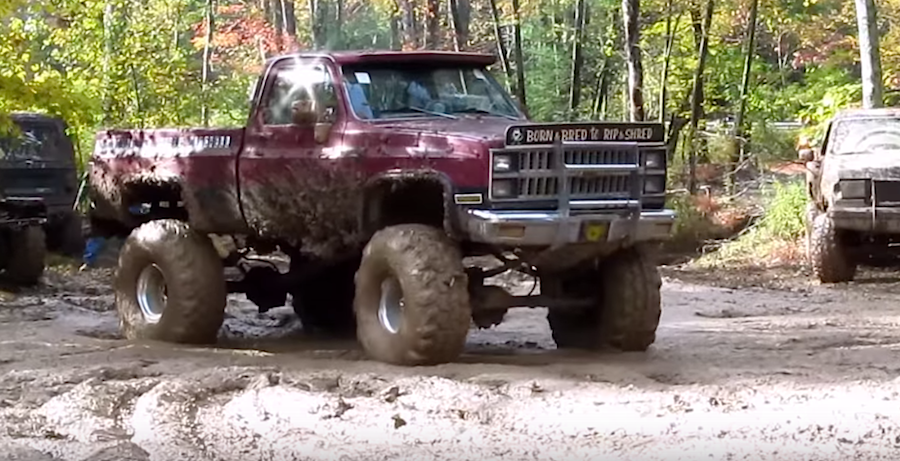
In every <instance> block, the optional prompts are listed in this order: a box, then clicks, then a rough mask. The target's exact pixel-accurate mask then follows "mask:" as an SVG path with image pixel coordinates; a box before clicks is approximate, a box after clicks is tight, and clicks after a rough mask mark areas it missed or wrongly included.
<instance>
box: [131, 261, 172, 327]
mask: <svg viewBox="0 0 900 461" xmlns="http://www.w3.org/2000/svg"><path fill="white" fill-rule="evenodd" d="M167 300H168V293H167V292H166V279H165V277H164V276H163V273H162V271H161V270H160V269H159V266H157V265H156V264H151V265H149V266H147V267H145V268H144V270H142V271H141V273H140V275H138V280H137V302H138V306H140V308H141V314H143V315H144V319H145V320H146V321H147V322H148V323H157V322H159V319H160V318H162V314H163V311H164V310H165V309H166V301H167Z"/></svg>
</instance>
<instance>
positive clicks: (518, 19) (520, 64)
mask: <svg viewBox="0 0 900 461" xmlns="http://www.w3.org/2000/svg"><path fill="white" fill-rule="evenodd" d="M512 6H513V18H514V20H515V24H514V26H513V27H514V29H513V30H514V34H513V42H514V43H513V48H514V52H515V59H516V97H517V98H518V99H519V106H520V108H521V109H522V112H524V113H525V116H526V117H527V116H528V100H527V98H526V96H525V57H524V56H523V55H522V15H521V14H520V10H519V0H512Z"/></svg>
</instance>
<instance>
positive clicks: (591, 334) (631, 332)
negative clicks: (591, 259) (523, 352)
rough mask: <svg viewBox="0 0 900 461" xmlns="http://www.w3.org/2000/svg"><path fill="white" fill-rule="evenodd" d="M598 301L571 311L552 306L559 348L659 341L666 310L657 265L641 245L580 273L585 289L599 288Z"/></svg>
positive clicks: (628, 347)
mask: <svg viewBox="0 0 900 461" xmlns="http://www.w3.org/2000/svg"><path fill="white" fill-rule="evenodd" d="M597 278H599V282H600V283H599V289H600V302H599V304H598V305H597V306H596V307H595V308H594V309H591V310H588V311H584V312H580V313H570V312H564V311H556V310H552V309H551V310H550V311H549V313H548V315H547V320H548V322H549V323H550V328H551V330H552V332H553V340H554V341H555V342H556V345H557V347H558V348H560V349H566V348H578V349H589V350H599V349H606V348H610V347H612V348H614V349H618V350H620V351H624V352H634V351H645V350H647V348H649V347H650V345H651V344H653V343H654V342H655V341H656V329H657V327H658V326H659V319H660V315H661V313H662V310H661V300H660V287H661V286H662V279H661V278H660V275H659V269H658V268H657V266H656V264H655V262H654V261H653V259H652V258H651V257H650V254H649V252H648V251H647V250H646V249H645V248H643V247H633V248H629V249H625V250H621V251H619V252H618V253H617V254H614V255H613V256H611V257H610V258H608V259H606V260H604V261H601V262H600V263H599V264H598V265H597V268H596V269H593V270H591V271H589V273H588V274H583V276H580V277H579V279H580V280H578V281H576V283H577V284H578V285H579V286H580V289H579V290H577V291H579V292H581V294H589V292H588V290H591V289H593V290H596V287H597V283H596V282H597Z"/></svg>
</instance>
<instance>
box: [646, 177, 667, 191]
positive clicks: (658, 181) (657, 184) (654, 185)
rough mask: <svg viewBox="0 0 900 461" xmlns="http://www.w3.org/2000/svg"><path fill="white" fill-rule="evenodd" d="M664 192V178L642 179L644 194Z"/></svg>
mask: <svg viewBox="0 0 900 461" xmlns="http://www.w3.org/2000/svg"><path fill="white" fill-rule="evenodd" d="M665 191H666V177H665V176H649V177H647V178H644V193H645V194H661V193H663V192H665Z"/></svg>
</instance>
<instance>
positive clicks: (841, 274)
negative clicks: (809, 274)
mask: <svg viewBox="0 0 900 461" xmlns="http://www.w3.org/2000/svg"><path fill="white" fill-rule="evenodd" d="M840 237H841V235H840V233H839V231H838V229H837V228H836V227H835V225H834V219H832V218H831V217H830V216H828V215H827V214H824V213H823V214H819V215H818V216H816V218H815V220H814V221H813V223H812V229H811V233H810V239H809V263H810V266H812V270H813V274H814V275H815V276H816V277H817V278H818V279H819V281H820V282H822V283H840V282H849V281H851V280H853V277H854V276H855V275H856V263H855V262H854V261H853V260H852V258H851V256H850V255H849V254H848V253H847V249H846V247H845V245H844V244H843V243H842V242H841V238H840Z"/></svg>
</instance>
